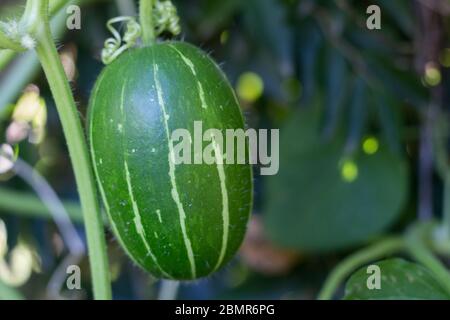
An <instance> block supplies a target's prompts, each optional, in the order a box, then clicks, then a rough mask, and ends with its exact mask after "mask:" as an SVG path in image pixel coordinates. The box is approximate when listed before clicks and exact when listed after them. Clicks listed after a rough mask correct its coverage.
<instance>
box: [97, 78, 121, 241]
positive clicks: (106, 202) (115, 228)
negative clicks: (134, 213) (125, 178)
mask: <svg viewBox="0 0 450 320" xmlns="http://www.w3.org/2000/svg"><path fill="white" fill-rule="evenodd" d="M105 74H106V72H104V73H102V74H101V76H100V78H99V79H98V83H97V87H96V88H95V90H94V93H93V97H94V98H93V101H92V110H91V117H93V116H94V106H95V101H96V99H97V92H98V90H99V88H100V85H101V83H102V80H103V78H104V76H105ZM89 121H90V124H89V140H90V143H89V145H90V150H91V157H92V161H93V163H94V165H93V167H94V174H95V177H96V178H97V181H98V188H99V189H100V195H101V196H102V199H103V204H104V206H105V209H106V213H107V214H108V215H109V217H110V218H111V219H109V220H110V221H111V226H112V228H113V230H114V231H115V234H116V236H117V238H118V239H119V241H120V242H121V243H125V242H124V241H123V240H122V238H121V236H120V234H119V232H118V229H117V225H116V223H115V222H114V219H112V216H111V211H110V207H109V204H108V198H107V197H106V193H105V189H103V183H102V181H101V179H100V175H99V174H98V170H97V160H96V157H95V151H94V139H93V133H92V132H93V131H94V130H93V127H92V125H93V123H94V119H92V118H91V119H90V120H89ZM123 247H124V246H123Z"/></svg>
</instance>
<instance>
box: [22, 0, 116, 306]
mask: <svg viewBox="0 0 450 320" xmlns="http://www.w3.org/2000/svg"><path fill="white" fill-rule="evenodd" d="M30 1H31V0H29V2H30ZM32 1H36V2H38V1H39V2H40V3H41V8H40V9H41V11H40V14H41V17H40V18H41V25H40V27H41V28H40V29H41V30H39V31H38V34H37V47H36V52H37V55H38V58H39V60H40V62H41V64H42V67H43V69H44V72H45V74H46V76H47V79H48V82H49V85H50V89H51V91H52V94H53V97H54V99H55V102H56V106H57V109H58V113H59V116H60V118H61V123H62V126H63V129H64V134H65V137H66V140H67V144H68V148H69V154H70V157H71V159H72V164H73V167H74V172H75V179H76V182H77V185H78V192H79V194H80V201H81V207H82V210H83V214H84V221H85V226H86V233H87V241H88V248H89V257H90V264H91V272H92V281H93V286H94V297H95V298H96V299H111V286H110V275H109V265H108V258H107V254H106V244H105V235H104V229H103V222H102V217H101V213H100V208H99V203H98V198H97V190H96V187H95V181H94V176H93V172H92V168H91V163H90V159H89V153H88V149H87V145H86V139H85V136H84V133H83V129H82V126H81V121H80V118H79V116H78V110H77V108H76V105H75V101H74V98H73V96H72V92H71V90H70V86H69V82H68V80H67V77H66V75H65V73H64V69H63V66H62V64H61V62H60V59H59V55H58V51H57V49H56V46H55V44H54V42H53V39H52V36H51V33H50V26H49V21H48V0H32Z"/></svg>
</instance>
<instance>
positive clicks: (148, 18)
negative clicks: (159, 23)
mask: <svg viewBox="0 0 450 320" xmlns="http://www.w3.org/2000/svg"><path fill="white" fill-rule="evenodd" d="M154 4H155V0H140V7H139V20H140V23H141V27H142V42H143V44H144V45H145V46H150V45H152V44H154V43H155V41H156V35H155V27H154V24H153V7H154Z"/></svg>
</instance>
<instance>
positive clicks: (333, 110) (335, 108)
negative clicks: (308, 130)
mask: <svg viewBox="0 0 450 320" xmlns="http://www.w3.org/2000/svg"><path fill="white" fill-rule="evenodd" d="M326 66H327V73H326V75H325V76H326V79H325V119H324V121H325V127H324V136H325V137H326V138H327V139H329V138H331V137H332V136H333V134H334V133H335V131H336V128H337V126H338V121H339V120H340V118H341V117H340V112H341V111H342V107H343V102H344V98H345V96H346V93H347V92H348V82H349V81H348V76H349V70H348V67H347V63H346V61H345V59H344V57H343V56H342V55H341V54H340V53H339V52H338V51H336V50H333V49H331V48H329V49H328V51H327V61H326Z"/></svg>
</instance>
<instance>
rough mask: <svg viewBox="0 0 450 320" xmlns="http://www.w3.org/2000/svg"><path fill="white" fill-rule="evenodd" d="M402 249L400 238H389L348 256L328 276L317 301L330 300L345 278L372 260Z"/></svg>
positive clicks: (402, 243) (401, 239)
mask: <svg viewBox="0 0 450 320" xmlns="http://www.w3.org/2000/svg"><path fill="white" fill-rule="evenodd" d="M404 248H405V241H404V239H403V238H402V237H391V238H387V239H384V240H382V241H380V242H378V243H376V244H374V245H372V246H370V247H367V248H364V249H362V250H361V251H358V252H356V253H354V254H352V255H350V256H349V257H347V258H346V259H344V260H343V261H342V262H341V263H339V264H338V265H337V267H336V268H335V269H334V270H333V271H332V272H331V274H330V275H329V276H328V278H327V280H326V281H325V284H324V286H323V287H322V290H321V291H320V293H319V295H318V299H319V300H330V299H332V298H333V295H334V293H335V292H336V290H337V288H338V287H339V285H340V284H341V283H342V282H343V281H344V280H345V278H347V277H348V276H350V274H351V273H352V272H353V271H354V270H355V269H357V268H359V267H361V266H362V265H365V264H367V263H370V262H372V261H374V260H377V259H380V258H383V257H385V256H387V255H390V254H393V253H396V252H398V251H401V250H402V249H404Z"/></svg>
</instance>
